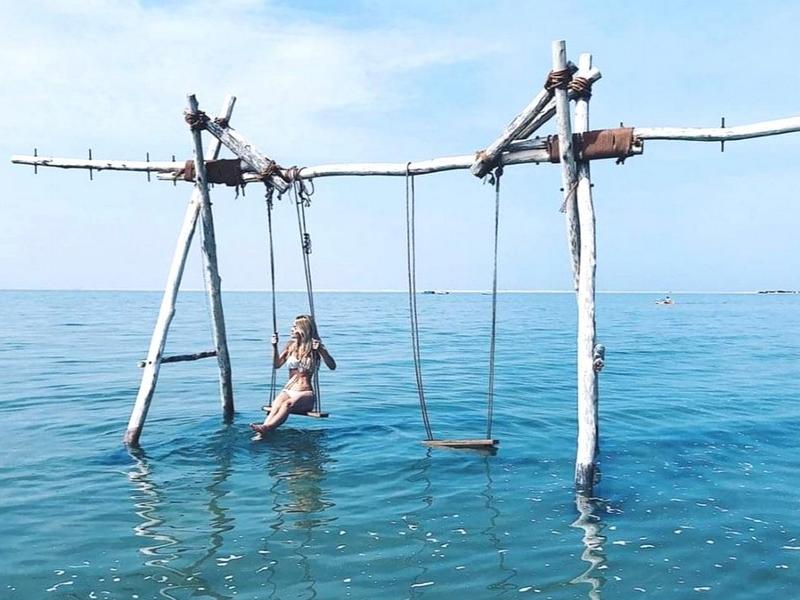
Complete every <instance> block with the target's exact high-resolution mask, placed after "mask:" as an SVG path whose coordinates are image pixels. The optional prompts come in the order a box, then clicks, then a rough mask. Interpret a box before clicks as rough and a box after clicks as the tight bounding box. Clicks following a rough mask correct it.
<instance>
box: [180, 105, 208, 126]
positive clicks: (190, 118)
mask: <svg viewBox="0 0 800 600" xmlns="http://www.w3.org/2000/svg"><path fill="white" fill-rule="evenodd" d="M183 118H184V120H185V121H186V122H187V123H188V124H189V128H190V129H191V130H192V131H202V130H203V129H205V128H206V124H207V123H208V115H207V114H206V113H204V112H203V111H202V110H198V111H197V112H189V111H188V110H187V111H186V112H184V113H183Z"/></svg>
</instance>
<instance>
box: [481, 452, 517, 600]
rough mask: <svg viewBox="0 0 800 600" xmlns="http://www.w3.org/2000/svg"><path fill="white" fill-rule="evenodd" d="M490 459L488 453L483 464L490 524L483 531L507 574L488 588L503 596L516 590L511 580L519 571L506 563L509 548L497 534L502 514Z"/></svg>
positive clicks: (502, 570)
mask: <svg viewBox="0 0 800 600" xmlns="http://www.w3.org/2000/svg"><path fill="white" fill-rule="evenodd" d="M490 460H491V458H490V456H488V455H487V456H484V457H483V466H484V470H485V472H486V487H484V488H483V492H481V496H483V498H484V500H485V504H484V506H485V507H486V511H487V513H488V515H489V525H488V526H487V527H486V528H485V529H484V530H483V531H482V532H481V533H483V534H484V535H485V536H486V538H487V539H488V540H489V542H490V543H491V545H492V547H493V548H494V549H495V551H496V552H497V556H498V557H499V561H500V564H499V565H498V566H499V570H500V572H501V573H503V574H504V575H505V576H504V577H502V578H501V579H499V580H498V581H496V582H494V583H492V584H490V585H489V587H488V589H490V590H498V591H499V592H500V594H498V595H499V596H503V595H505V594H506V592H516V586H515V585H514V584H513V583H511V580H512V579H513V578H514V577H516V575H517V571H516V569H513V568H511V567H509V566H508V565H506V552H507V548H504V547H503V545H502V544H501V543H500V538H499V537H498V536H497V518H498V517H499V516H500V511H499V510H498V509H497V507H496V506H495V502H494V493H493V490H492V484H493V483H494V480H493V479H492V470H491V465H490ZM506 574H507V575H506Z"/></svg>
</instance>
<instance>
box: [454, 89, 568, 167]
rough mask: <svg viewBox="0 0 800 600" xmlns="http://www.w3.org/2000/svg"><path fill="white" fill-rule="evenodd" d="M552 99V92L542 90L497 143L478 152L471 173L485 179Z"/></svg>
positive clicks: (506, 129) (512, 122) (509, 125)
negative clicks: (510, 144) (502, 154)
mask: <svg viewBox="0 0 800 600" xmlns="http://www.w3.org/2000/svg"><path fill="white" fill-rule="evenodd" d="M552 97H553V91H552V90H548V89H542V90H541V91H540V92H539V93H538V94H537V95H536V97H535V98H534V99H533V100H532V101H531V103H530V104H528V106H526V107H525V108H524V109H523V110H522V112H521V113H519V114H518V115H517V116H516V117H514V120H512V121H511V123H509V124H508V126H507V127H506V128H505V130H504V131H503V133H501V134H500V136H499V137H498V138H497V139H496V140H495V141H493V142H492V143H491V144H489V146H487V147H486V149H485V150H482V151H481V152H478V157H477V159H476V160H475V162H474V163H473V164H472V165H471V166H470V169H469V170H470V172H471V173H472V174H473V175H475V176H476V177H483V176H484V175H486V174H487V173H488V172H489V171H490V170H491V169H492V168H493V167H494V165H495V162H496V160H497V157H498V156H500V153H501V152H502V151H503V150H505V149H506V147H507V146H508V144H509V143H510V142H511V141H512V140H514V139H515V138H516V137H518V136H519V134H520V132H521V131H522V130H523V129H525V128H526V127H527V126H528V125H529V124H530V122H531V120H533V119H534V117H536V116H537V115H538V114H539V113H540V112H541V111H542V109H543V108H544V107H545V105H546V104H547V103H548V101H549V100H550V98H552Z"/></svg>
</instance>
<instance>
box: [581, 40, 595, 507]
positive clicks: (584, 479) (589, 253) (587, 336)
mask: <svg viewBox="0 0 800 600" xmlns="http://www.w3.org/2000/svg"><path fill="white" fill-rule="evenodd" d="M591 64H592V57H591V55H590V54H581V56H580V60H579V62H578V67H579V71H578V74H580V73H581V71H587V70H588V69H589V68H590V67H591ZM586 131H589V99H588V98H579V99H578V100H577V102H576V105H575V133H584V132H586ZM576 167H577V177H578V185H577V190H576V198H577V209H578V222H579V225H580V244H581V251H580V267H579V273H578V296H577V300H578V344H577V352H578V448H577V454H576V459H575V486H576V488H577V489H579V490H583V491H589V492H591V490H592V487H593V485H594V474H595V460H596V458H597V435H598V423H597V373H596V372H595V369H594V348H595V344H596V341H597V334H596V327H595V272H596V267H597V248H596V236H595V214H594V204H593V202H592V184H591V178H590V172H589V161H583V160H581V161H578V162H577V163H576Z"/></svg>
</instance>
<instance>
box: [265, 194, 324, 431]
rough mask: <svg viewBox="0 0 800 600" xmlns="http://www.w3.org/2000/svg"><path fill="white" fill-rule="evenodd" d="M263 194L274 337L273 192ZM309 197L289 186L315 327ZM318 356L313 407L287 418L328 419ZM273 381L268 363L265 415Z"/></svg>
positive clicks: (273, 364) (276, 331) (309, 306)
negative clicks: (307, 214) (324, 407)
mask: <svg viewBox="0 0 800 600" xmlns="http://www.w3.org/2000/svg"><path fill="white" fill-rule="evenodd" d="M265 185H266V188H267V192H266V195H265V199H266V205H267V230H268V233H269V271H270V282H271V284H272V331H273V332H274V333H275V335H278V316H277V306H276V302H275V249H274V245H273V236H272V208H273V204H272V199H273V195H274V192H275V188H274V187H273V186H272V185H271V184H270V183H268V182H266V183H265ZM312 189H313V188H312ZM311 193H312V192H309V190H308V188H307V187H306V186H305V184H304V183H303V182H302V181H300V180H294V181H293V183H292V196H293V199H294V203H295V208H296V209H297V225H298V228H299V230H300V244H301V247H302V252H303V270H304V271H305V276H306V291H307V292H308V308H309V312H310V314H311V319H312V320H313V321H314V323H315V324H316V322H317V321H316V318H315V316H314V289H313V285H312V282H311V262H310V259H309V254H311V235H310V234H309V233H308V230H307V229H306V210H305V209H306V207H307V206H310V204H311ZM320 362H321V360H320V356H319V353H318V352H316V351H315V352H314V363H315V364H316V366H317V368H315V369H314V392H315V393H314V407H313V408H312V409H311V410H309V411H305V412H293V413H291V414H293V415H298V416H302V417H314V418H316V419H326V418H328V416H329V413H327V412H323V411H322V394H321V392H320V388H319V365H320ZM276 378H277V369H276V368H275V363H274V361H273V363H272V376H271V379H270V391H269V402H270V403H269V404H267V405H265V406H263V407H262V410H264V411H266V412H269V410H270V408H272V399H273V398H274V397H275V387H276V385H275V383H276Z"/></svg>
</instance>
